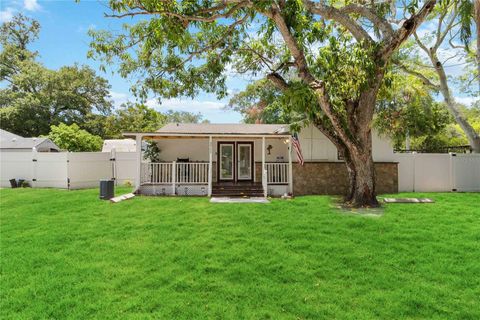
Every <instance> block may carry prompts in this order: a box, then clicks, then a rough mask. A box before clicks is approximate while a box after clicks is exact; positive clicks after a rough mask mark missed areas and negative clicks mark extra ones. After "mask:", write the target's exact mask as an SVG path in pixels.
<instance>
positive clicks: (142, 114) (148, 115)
mask: <svg viewBox="0 0 480 320" xmlns="http://www.w3.org/2000/svg"><path fill="white" fill-rule="evenodd" d="M166 122H167V117H166V116H165V115H164V114H162V113H160V112H158V111H156V110H155V109H153V108H150V107H148V106H146V105H144V104H137V103H132V102H127V103H124V104H122V105H121V106H120V107H119V108H118V109H116V110H115V111H114V112H113V113H112V114H110V115H107V116H105V115H98V114H95V115H90V116H89V117H88V120H87V121H86V122H85V123H84V124H83V128H84V129H86V130H88V131H89V132H92V133H95V134H97V135H99V136H101V137H104V138H106V139H107V138H109V139H119V138H122V137H123V136H122V133H123V132H153V131H157V130H158V129H159V128H161V127H162V126H163V125H164V124H165V123H166Z"/></svg>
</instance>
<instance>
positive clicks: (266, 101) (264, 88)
mask: <svg viewBox="0 0 480 320" xmlns="http://www.w3.org/2000/svg"><path fill="white" fill-rule="evenodd" d="M282 102H283V101H282V91H281V90H279V89H278V88H277V87H275V86H274V85H273V83H272V82H270V81H269V80H267V79H260V80H257V81H255V82H253V83H251V84H249V85H247V87H246V88H245V90H243V91H241V92H239V93H236V94H235V95H234V96H233V97H231V98H230V101H229V102H228V105H227V108H229V109H232V110H234V111H237V112H239V113H240V114H241V115H242V116H243V121H244V122H245V123H273V124H275V123H285V124H290V123H291V122H292V114H291V113H292V112H289V111H291V110H289V108H288V106H287V105H284V104H283V103H282Z"/></svg>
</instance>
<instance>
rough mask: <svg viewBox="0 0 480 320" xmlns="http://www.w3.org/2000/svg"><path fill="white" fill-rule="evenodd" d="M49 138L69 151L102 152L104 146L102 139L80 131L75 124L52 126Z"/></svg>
mask: <svg viewBox="0 0 480 320" xmlns="http://www.w3.org/2000/svg"><path fill="white" fill-rule="evenodd" d="M47 137H48V138H49V139H50V140H52V141H53V142H55V144H56V145H57V146H59V147H60V148H61V149H64V150H67V151H101V150H102V145H103V139H102V138H101V137H99V136H95V135H92V134H90V133H89V132H87V131H85V130H82V129H80V127H79V126H78V125H76V124H75V123H74V124H71V125H66V124H65V123H60V124H59V125H58V126H56V125H52V126H51V127H50V132H49V134H48V136H47Z"/></svg>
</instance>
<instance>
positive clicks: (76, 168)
mask: <svg viewBox="0 0 480 320" xmlns="http://www.w3.org/2000/svg"><path fill="white" fill-rule="evenodd" d="M68 178H69V180H70V189H81V188H91V187H98V184H99V181H100V180H102V179H111V178H113V168H112V163H111V161H110V152H69V153H68Z"/></svg>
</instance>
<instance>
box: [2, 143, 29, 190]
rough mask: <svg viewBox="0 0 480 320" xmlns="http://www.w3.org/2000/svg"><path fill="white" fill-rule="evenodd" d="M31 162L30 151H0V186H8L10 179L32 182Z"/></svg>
mask: <svg viewBox="0 0 480 320" xmlns="http://www.w3.org/2000/svg"><path fill="white" fill-rule="evenodd" d="M32 174H33V162H32V153H31V152H0V187H2V188H9V187H10V182H9V180H10V179H25V180H26V181H28V183H30V185H31V182H32Z"/></svg>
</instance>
